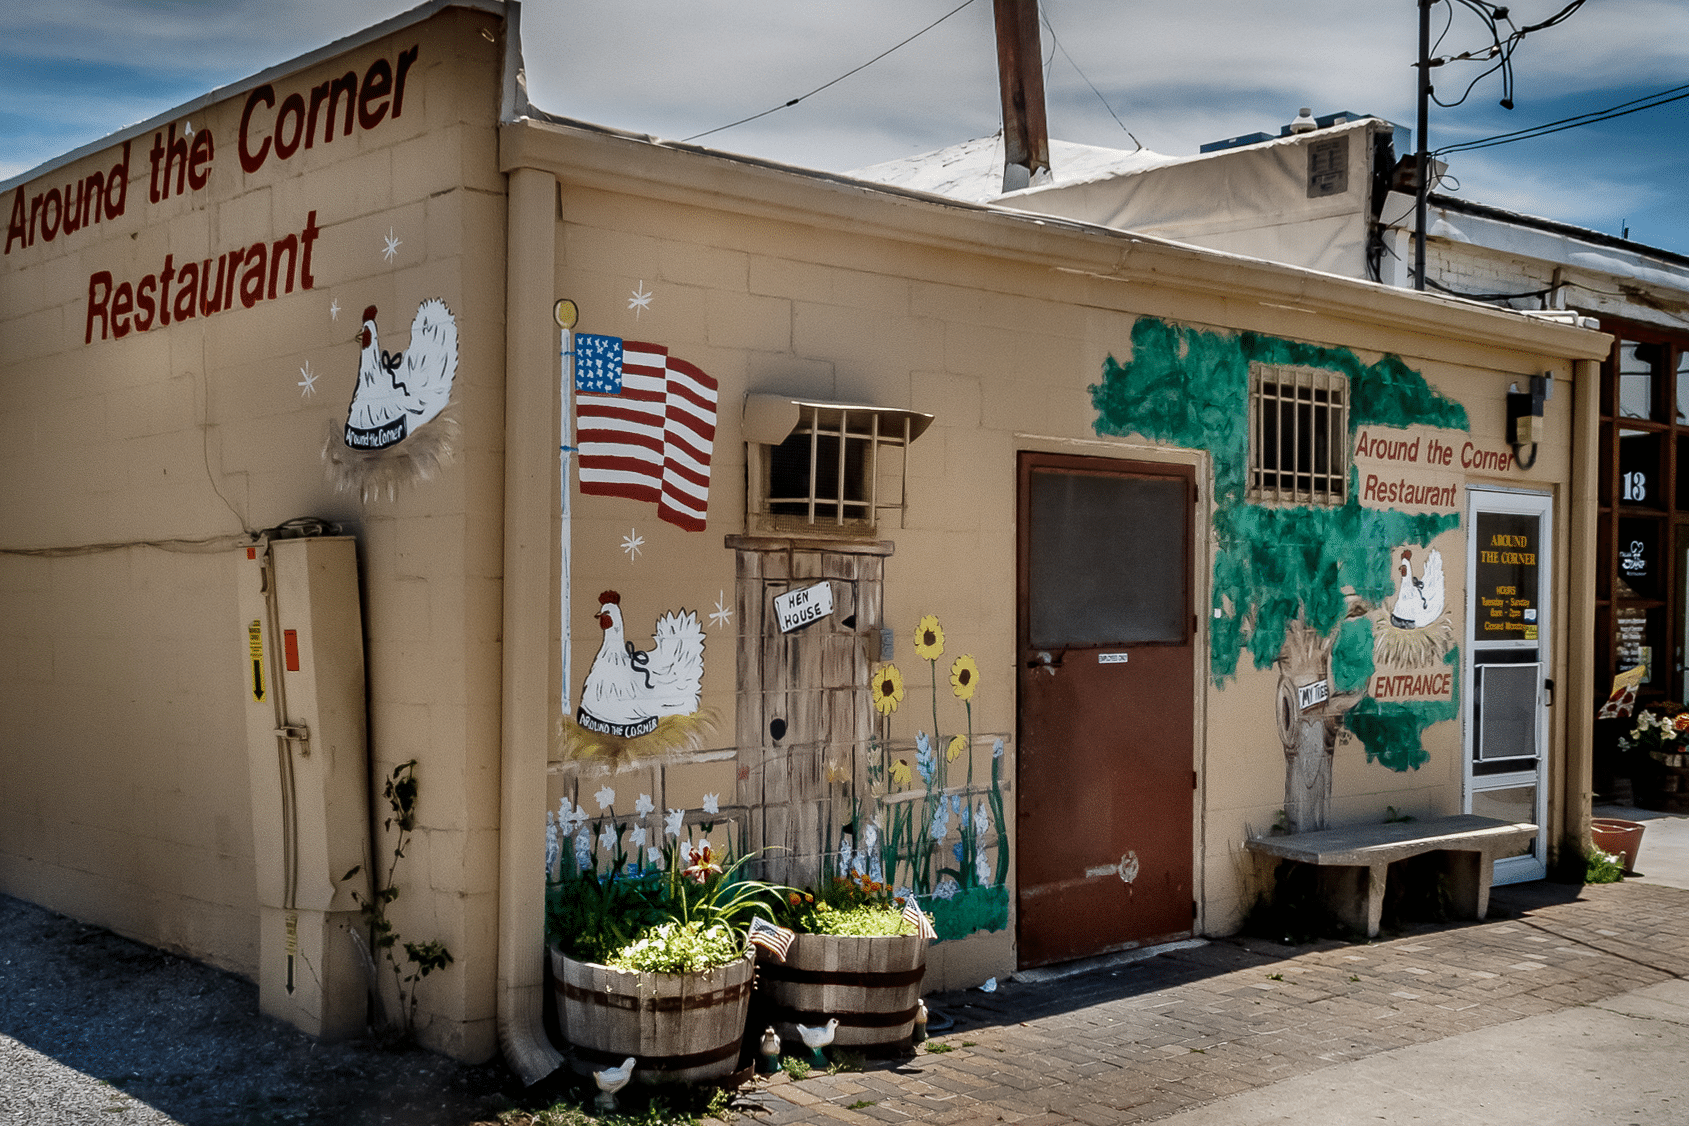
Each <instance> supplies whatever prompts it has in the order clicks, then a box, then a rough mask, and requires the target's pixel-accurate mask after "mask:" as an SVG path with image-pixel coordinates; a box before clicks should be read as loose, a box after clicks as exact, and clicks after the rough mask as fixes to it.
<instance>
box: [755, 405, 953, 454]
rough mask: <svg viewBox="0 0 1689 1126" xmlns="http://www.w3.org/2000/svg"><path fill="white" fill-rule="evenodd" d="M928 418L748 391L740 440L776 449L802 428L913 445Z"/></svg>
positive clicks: (928, 423) (890, 409)
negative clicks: (906, 442)
mask: <svg viewBox="0 0 1689 1126" xmlns="http://www.w3.org/2000/svg"><path fill="white" fill-rule="evenodd" d="M932 417H933V416H932V415H930V414H922V413H921V412H920V411H910V410H902V409H900V408H897V407H876V406H871V405H869V404H866V403H829V402H824V401H822V400H819V399H796V398H793V397H791V396H789V395H770V394H767V393H764V392H751V393H750V394H747V395H746V396H745V416H744V439H745V441H747V442H760V443H762V444H763V445H766V446H778V445H779V444H780V443H782V442H784V441H785V440H786V439H787V438H790V437H791V436H792V435H793V434H795V433H797V431H798V430H799V429H800V428H802V429H804V430H810V429H815V430H819V431H820V432H822V433H831V434H837V433H839V432H840V430H841V429H842V430H843V431H844V432H845V433H846V434H848V435H850V436H852V437H860V438H872V439H875V440H877V441H879V442H889V443H895V444H902V443H903V442H905V441H908V442H913V441H914V440H915V439H916V438H919V437H920V436H921V435H922V434H923V433H925V432H926V429H927V427H928V426H931V425H932Z"/></svg>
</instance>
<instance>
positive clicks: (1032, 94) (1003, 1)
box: [995, 0, 1050, 192]
mask: <svg viewBox="0 0 1689 1126" xmlns="http://www.w3.org/2000/svg"><path fill="white" fill-rule="evenodd" d="M995 9H996V16H997V81H998V84H999V86H1001V87H1002V91H1003V190H1004V191H1005V192H1012V191H1016V190H1018V189H1020V188H1026V187H1035V186H1037V185H1040V184H1048V183H1050V132H1049V127H1048V126H1047V125H1046V124H1045V121H1044V54H1043V51H1042V49H1041V48H1040V47H1039V45H1038V0H995Z"/></svg>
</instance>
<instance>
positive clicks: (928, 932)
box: [903, 896, 938, 938]
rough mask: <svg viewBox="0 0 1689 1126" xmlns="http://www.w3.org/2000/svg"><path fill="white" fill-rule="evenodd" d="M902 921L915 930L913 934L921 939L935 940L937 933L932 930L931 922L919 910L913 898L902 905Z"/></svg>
mask: <svg viewBox="0 0 1689 1126" xmlns="http://www.w3.org/2000/svg"><path fill="white" fill-rule="evenodd" d="M903 921H904V922H906V923H908V924H909V925H910V926H912V927H914V928H915V933H916V934H918V935H920V936H921V937H922V938H937V937H938V932H937V931H935V930H933V929H932V920H931V919H929V918H927V913H926V912H925V911H923V910H921V905H920V904H919V903H917V902H916V901H915V899H914V897H913V896H911V897H910V898H909V900H908V901H907V902H906V903H904V905H903Z"/></svg>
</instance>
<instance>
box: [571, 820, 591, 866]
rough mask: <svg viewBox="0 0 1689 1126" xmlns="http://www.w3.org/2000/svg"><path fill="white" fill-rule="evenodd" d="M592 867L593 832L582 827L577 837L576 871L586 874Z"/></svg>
mask: <svg viewBox="0 0 1689 1126" xmlns="http://www.w3.org/2000/svg"><path fill="white" fill-rule="evenodd" d="M590 867H592V830H591V829H588V828H586V827H584V826H583V827H582V828H581V831H580V832H579V833H578V834H577V835H576V836H575V871H577V872H584V871H586V870H587V869H588V868H590Z"/></svg>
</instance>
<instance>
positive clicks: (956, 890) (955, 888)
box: [932, 876, 962, 899]
mask: <svg viewBox="0 0 1689 1126" xmlns="http://www.w3.org/2000/svg"><path fill="white" fill-rule="evenodd" d="M961 893H962V885H960V884H958V883H957V882H956V879H955V877H953V876H945V877H944V878H943V879H941V880H939V881H938V886H937V887H935V888H933V889H932V897H933V898H934V899H955V898H956V897H957V896H958V895H960V894H961Z"/></svg>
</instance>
